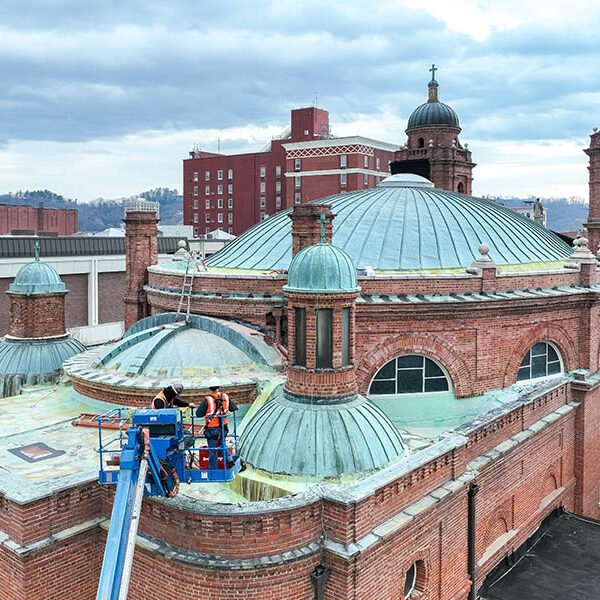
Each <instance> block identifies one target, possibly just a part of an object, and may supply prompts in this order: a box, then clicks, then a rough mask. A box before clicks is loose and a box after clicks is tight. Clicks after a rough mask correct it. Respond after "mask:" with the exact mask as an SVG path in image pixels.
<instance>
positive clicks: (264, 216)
mask: <svg viewBox="0 0 600 600" xmlns="http://www.w3.org/2000/svg"><path fill="white" fill-rule="evenodd" d="M268 216H269V215H268V214H267V213H264V212H261V213H260V220H261V221H264V220H265V219H266V218H267V217H268Z"/></svg>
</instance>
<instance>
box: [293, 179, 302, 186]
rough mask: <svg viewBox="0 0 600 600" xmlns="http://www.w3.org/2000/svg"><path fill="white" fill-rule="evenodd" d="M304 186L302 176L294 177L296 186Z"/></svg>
mask: <svg viewBox="0 0 600 600" xmlns="http://www.w3.org/2000/svg"><path fill="white" fill-rule="evenodd" d="M301 186H302V177H294V187H295V188H299V187H301Z"/></svg>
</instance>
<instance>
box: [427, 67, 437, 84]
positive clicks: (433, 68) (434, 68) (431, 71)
mask: <svg viewBox="0 0 600 600" xmlns="http://www.w3.org/2000/svg"><path fill="white" fill-rule="evenodd" d="M436 71H439V69H438V68H437V67H436V66H435V65H431V69H429V72H430V73H431V81H435V72H436Z"/></svg>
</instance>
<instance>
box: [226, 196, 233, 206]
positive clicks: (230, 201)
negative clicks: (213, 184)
mask: <svg viewBox="0 0 600 600" xmlns="http://www.w3.org/2000/svg"><path fill="white" fill-rule="evenodd" d="M227 208H233V198H229V199H228V200H227Z"/></svg>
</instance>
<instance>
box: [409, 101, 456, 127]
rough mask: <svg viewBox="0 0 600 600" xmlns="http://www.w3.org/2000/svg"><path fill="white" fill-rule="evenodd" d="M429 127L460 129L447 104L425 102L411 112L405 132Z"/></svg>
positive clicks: (452, 110)
mask: <svg viewBox="0 0 600 600" xmlns="http://www.w3.org/2000/svg"><path fill="white" fill-rule="evenodd" d="M431 125H446V126H447V127H457V128H458V127H460V125H459V123H458V115H457V114H456V113H455V112H454V109H452V108H451V107H450V106H448V105H447V104H444V103H443V102H425V104H421V106H418V107H417V108H415V110H413V112H412V114H411V115H410V117H409V118H408V125H407V127H406V131H410V130H411V129H416V128H417V127H429V126H431Z"/></svg>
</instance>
